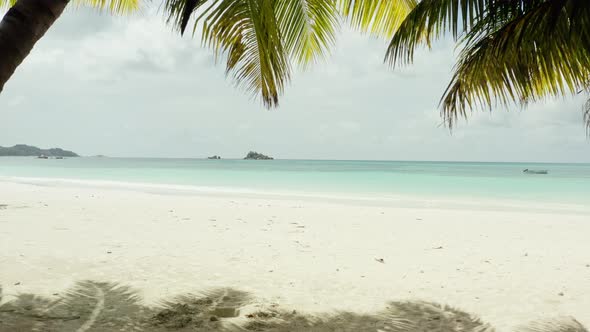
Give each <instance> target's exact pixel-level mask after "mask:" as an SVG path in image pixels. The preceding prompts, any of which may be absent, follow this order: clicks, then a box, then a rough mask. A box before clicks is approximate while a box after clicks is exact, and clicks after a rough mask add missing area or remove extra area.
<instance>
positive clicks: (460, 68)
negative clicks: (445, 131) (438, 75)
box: [441, 0, 590, 127]
mask: <svg viewBox="0 0 590 332" xmlns="http://www.w3.org/2000/svg"><path fill="white" fill-rule="evenodd" d="M501 13H502V15H504V16H503V17H504V18H503V20H504V21H505V23H503V24H498V22H499V21H498V17H500V18H501V17H502V16H501V15H499V14H498V12H489V11H488V12H486V17H484V18H480V23H479V24H478V25H474V28H473V30H471V31H470V32H469V33H468V34H466V36H465V38H464V40H463V41H464V43H465V48H464V50H463V51H462V52H461V55H460V59H459V62H458V64H457V66H456V68H455V73H454V75H453V78H452V80H451V83H450V84H449V86H448V87H447V90H446V91H445V94H444V96H443V98H442V99H441V106H442V115H443V117H444V118H445V119H446V121H447V123H448V125H449V126H450V127H452V126H453V123H454V122H455V121H456V119H457V118H458V117H459V116H465V115H466V112H467V110H468V109H473V108H491V107H492V106H494V105H497V104H499V105H502V106H505V107H508V106H509V105H510V104H512V103H513V102H516V103H517V104H520V105H521V106H526V105H527V104H528V103H530V102H533V101H537V100H539V99H542V98H545V97H548V96H558V95H565V94H571V93H576V91H579V90H580V89H583V88H584V87H585V86H586V82H587V81H588V77H590V48H589V47H587V46H590V37H589V34H588V32H587V29H586V28H585V27H587V26H589V25H590V2H585V3H580V2H579V1H575V0H566V1H545V2H543V3H540V4H537V5H536V6H535V7H532V8H528V9H527V10H525V11H521V12H512V13H509V14H506V11H503V12H501ZM492 15H493V17H491V16H492ZM501 19H502V18H501ZM482 22H483V23H482Z"/></svg>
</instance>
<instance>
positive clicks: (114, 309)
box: [0, 281, 588, 332]
mask: <svg viewBox="0 0 590 332" xmlns="http://www.w3.org/2000/svg"><path fill="white" fill-rule="evenodd" d="M3 297H4V299H3ZM3 300H8V302H4V303H3V302H2V301H3ZM254 300H255V299H254V298H253V297H252V296H251V295H250V294H248V293H246V292H242V291H239V290H234V289H231V288H221V289H213V290H210V291H206V292H203V293H200V294H189V295H183V296H179V297H176V298H174V299H172V300H169V301H164V302H162V303H160V304H159V305H158V306H156V307H149V306H145V305H142V304H141V300H140V298H139V296H138V295H137V292H135V291H134V290H132V289H130V288H129V287H125V286H121V285H118V284H114V283H103V282H94V281H84V282H80V283H78V284H76V285H75V286H74V287H73V288H72V289H70V290H68V291H67V292H66V293H65V294H64V295H63V296H61V297H57V298H56V299H52V300H50V299H46V298H43V297H40V296H36V295H32V294H18V295H7V294H3V292H2V288H1V287H0V332H8V331H10V332H18V331H44V332H52V331H55V332H57V331H59V332H62V331H63V332H68V331H72V332H86V331H89V332H93V331H153V332H164V331H200V332H209V331H227V332H233V331H263V332H304V331H305V332H353V331H354V332H357V331H359V332H364V331H374V332H425V331H428V332H493V331H495V330H494V329H493V328H492V327H491V326H490V325H489V324H486V323H484V322H482V321H481V320H480V319H478V318H477V317H475V316H473V315H470V314H468V313H466V312H463V311H461V310H458V309H455V308H452V307H449V306H446V305H440V304H436V303H430V302H391V303H389V304H388V305H387V307H386V308H385V309H384V310H382V311H380V312H377V313H373V314H358V313H354V312H335V313H329V314H326V313H324V314H316V315H307V314H301V313H298V312H297V311H295V310H292V309H283V308H280V307H279V306H278V305H270V306H262V307H261V306H260V305H256V306H253V303H256V301H254ZM253 308H256V309H253ZM241 309H244V312H242V313H240V310H241ZM253 310H257V311H253ZM236 316H237V317H236ZM515 332H588V330H586V329H585V328H584V327H583V326H582V325H581V324H580V323H578V322H577V321H576V320H575V319H573V318H564V319H555V320H547V321H542V322H534V323H531V324H529V325H527V326H525V327H521V328H519V329H517V330H516V331H515Z"/></svg>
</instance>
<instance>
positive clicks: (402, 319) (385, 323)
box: [244, 302, 494, 332]
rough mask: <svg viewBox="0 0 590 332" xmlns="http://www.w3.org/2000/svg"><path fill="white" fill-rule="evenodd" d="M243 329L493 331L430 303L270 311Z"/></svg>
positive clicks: (317, 331) (469, 318) (460, 312)
mask: <svg viewBox="0 0 590 332" xmlns="http://www.w3.org/2000/svg"><path fill="white" fill-rule="evenodd" d="M249 316H250V318H253V320H251V321H250V322H248V323H246V324H245V325H244V328H245V329H246V330H249V331H269V332H271V331H272V332H275V331H276V332H279V331H280V332H282V331H293V332H303V331H306V332H307V331H310V332H328V331H342V332H353V331H392V332H396V331H397V332H410V331H412V332H415V331H429V332H455V331H457V332H459V331H464V332H492V331H494V329H493V328H492V327H491V326H490V325H489V324H485V323H483V322H482V321H481V320H479V319H478V318H476V317H474V316H472V315H470V314H467V313H465V312H462V311H460V310H457V309H454V308H451V307H449V306H444V305H439V304H435V303H429V302H391V303H389V305H388V306H387V308H386V309H385V310H383V311H381V312H378V313H376V314H364V315H363V314H356V313H352V312H337V313H334V314H328V315H321V316H303V315H298V314H297V313H296V312H291V313H288V312H281V311H278V310H271V311H268V312H264V311H263V312H259V313H254V314H252V315H249Z"/></svg>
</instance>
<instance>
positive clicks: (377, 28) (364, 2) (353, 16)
mask: <svg viewBox="0 0 590 332" xmlns="http://www.w3.org/2000/svg"><path fill="white" fill-rule="evenodd" d="M337 2H338V8H339V10H340V12H341V13H342V15H343V16H344V17H345V18H346V19H347V21H348V22H349V23H350V24H351V26H352V27H353V28H355V29H359V30H360V31H362V32H368V33H371V34H373V35H376V36H381V37H387V38H390V37H391V36H392V35H393V33H394V32H395V31H396V30H397V29H398V28H399V26H400V25H401V24H402V22H403V21H404V19H406V16H407V15H408V14H409V13H410V12H411V11H412V9H414V7H415V6H416V4H417V1H416V0H337Z"/></svg>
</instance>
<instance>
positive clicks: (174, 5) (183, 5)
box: [164, 0, 207, 35]
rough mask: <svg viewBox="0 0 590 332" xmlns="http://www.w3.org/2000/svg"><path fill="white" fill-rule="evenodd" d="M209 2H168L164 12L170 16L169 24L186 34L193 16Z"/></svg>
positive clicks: (203, 0) (193, 0)
mask: <svg viewBox="0 0 590 332" xmlns="http://www.w3.org/2000/svg"><path fill="white" fill-rule="evenodd" d="M206 2H207V0H167V1H166V2H165V3H164V11H165V12H166V13H167V15H168V20H167V22H168V23H170V24H172V25H173V26H174V27H176V28H178V30H180V33H181V35H183V34H184V32H185V30H186V27H187V26H188V22H189V20H190V17H191V15H193V14H194V13H195V12H196V11H197V10H198V9H199V8H200V7H201V6H202V5H204V4H205V3H206Z"/></svg>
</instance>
